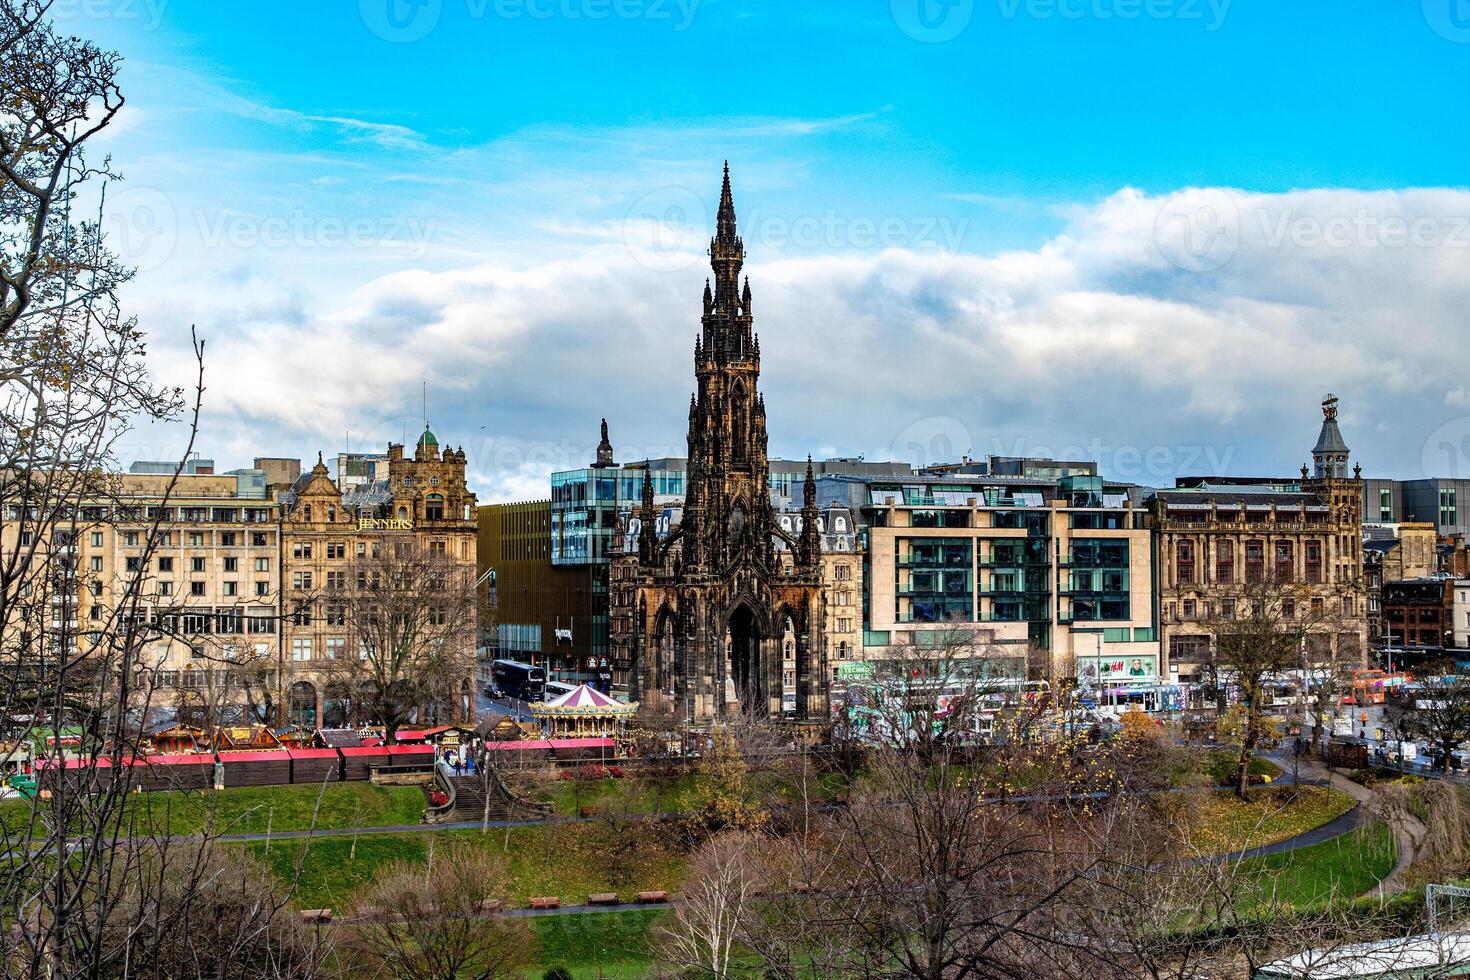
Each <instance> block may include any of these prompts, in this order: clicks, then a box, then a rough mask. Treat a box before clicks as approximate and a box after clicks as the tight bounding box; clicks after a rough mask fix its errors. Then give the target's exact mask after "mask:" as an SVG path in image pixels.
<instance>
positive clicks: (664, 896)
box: [638, 892, 669, 903]
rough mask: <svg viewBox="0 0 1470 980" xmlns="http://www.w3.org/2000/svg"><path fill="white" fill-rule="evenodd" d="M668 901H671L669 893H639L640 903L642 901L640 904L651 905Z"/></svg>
mask: <svg viewBox="0 0 1470 980" xmlns="http://www.w3.org/2000/svg"><path fill="white" fill-rule="evenodd" d="M668 900H669V893H668V892H639V893H638V901H640V902H648V903H651V902H667V901H668Z"/></svg>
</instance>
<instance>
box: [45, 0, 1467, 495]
mask: <svg viewBox="0 0 1470 980" xmlns="http://www.w3.org/2000/svg"><path fill="white" fill-rule="evenodd" d="M58 14H59V16H60V17H61V19H62V20H63V21H64V23H65V25H66V27H67V29H68V30H72V31H74V32H76V33H79V34H82V35H84V36H87V37H91V38H94V39H96V40H98V41H99V42H101V43H104V44H107V45H110V46H112V47H114V48H116V49H118V50H119V51H120V52H121V53H122V54H123V55H124V57H125V58H126V60H127V69H126V74H125V77H124V81H125V90H126V93H127V95H128V98H129V110H128V113H127V115H126V117H125V118H124V119H123V120H122V121H121V124H120V125H119V127H118V130H117V132H115V133H114V134H111V135H110V136H109V137H108V140H107V149H108V151H110V152H111V153H112V154H113V156H114V160H115V162H116V164H117V166H118V168H119V169H120V170H121V171H122V172H123V174H124V176H125V177H126V178H127V181H126V183H125V185H124V187H123V189H122V191H121V193H120V194H118V195H116V197H115V200H116V201H117V202H118V211H117V213H116V215H115V216H114V217H113V219H111V220H112V221H113V223H114V229H115V233H116V239H117V241H118V243H119V246H120V248H121V250H122V251H123V254H124V257H125V258H129V259H130V260H132V261H135V262H136V263H137V264H138V265H139V267H140V274H139V277H138V280H137V282H136V284H135V285H134V286H133V287H131V295H130V297H129V299H130V302H131V304H132V306H133V307H134V309H136V310H137V312H139V314H140V316H141V317H142V319H143V325H144V327H145V329H148V330H149V331H150V332H151V333H152V335H153V336H154V337H155V349H156V350H157V352H158V365H159V370H160V372H162V373H164V374H168V373H170V372H180V371H182V366H181V364H180V363H179V358H178V352H179V350H180V349H181V345H182V341H183V339H184V338H185V337H186V336H187V329H188V325H189V324H190V323H191V322H192V323H196V324H198V326H199V328H200V330H201V332H203V333H204V334H205V335H206V336H207V337H209V338H210V342H211V345H212V346H213V347H214V348H215V349H216V350H218V351H220V354H219V355H217V357H218V359H219V362H218V363H217V364H216V365H214V366H213V370H212V375H211V380H212V388H211V394H212V397H211V399H210V402H209V409H208V416H207V419H206V431H205V433H204V437H203V439H202V447H203V448H204V449H205V450H206V451H208V452H212V453H213V454H214V455H216V456H218V457H219V458H220V459H221V461H222V462H227V463H230V464H239V463H242V462H246V461H248V457H249V455H251V454H252V453H255V452H258V453H260V454H282V453H292V454H302V455H309V454H310V453H311V452H313V451H315V450H316V449H318V448H322V449H326V450H327V451H328V452H331V451H333V450H334V449H336V448H337V447H338V446H339V445H340V444H341V443H342V442H343V441H344V439H345V438H346V433H347V432H348V431H353V432H356V433H358V435H357V436H356V437H354V442H358V441H359V440H367V441H381V440H383V439H386V438H389V437H392V438H398V437H400V436H401V434H402V430H403V428H404V427H405V426H406V425H408V424H409V423H408V419H409V418H410V417H413V416H415V415H416V413H417V409H416V408H415V406H416V405H417V402H418V393H419V382H420V381H421V380H423V379H428V380H429V382H430V391H431V395H430V402H431V410H430V415H431V416H433V419H434V424H435V428H436V429H437V430H439V431H440V434H441V438H442V439H443V440H444V441H448V442H451V443H459V442H463V443H464V444H465V445H466V448H467V449H468V450H469V451H470V453H471V467H472V469H474V470H475V473H476V480H477V483H478V485H479V486H480V487H481V489H482V490H483V492H484V494H485V496H486V497H487V498H489V497H503V496H522V495H525V494H528V493H533V492H535V491H536V489H537V488H538V487H544V472H545V470H546V469H548V468H550V467H553V466H560V465H571V464H574V463H576V462H578V461H579V459H580V457H581V456H582V455H585V454H587V453H590V451H591V447H592V446H593V445H595V441H596V421H597V418H598V417H600V416H601V415H604V414H605V415H607V416H609V420H610V422H611V424H612V426H613V432H614V441H615V443H618V444H619V445H620V446H625V447H627V448H628V449H629V450H634V449H639V450H641V449H648V450H650V451H652V450H656V449H675V450H677V444H678V442H679V441H680V439H681V438H682V431H681V426H682V418H683V412H682V407H683V404H684V402H685V400H686V399H687V393H688V388H689V387H690V384H691V382H692V379H691V378H690V377H689V375H690V370H689V361H688V349H687V348H688V347H689V346H690V344H691V343H692V338H693V332H694V327H695V323H696V316H697V310H698V307H697V304H698V295H699V292H700V289H701V287H702V281H701V280H702V275H703V273H702V271H701V268H700V265H699V255H698V253H699V248H700V242H701V240H702V238H704V237H707V235H708V225H709V220H710V219H711V218H712V204H713V198H714V196H715V194H716V193H717V190H718V185H717V181H718V167H719V162H720V161H721V160H722V159H723V158H725V157H729V158H730V160H731V163H732V168H733V171H734V175H735V182H736V196H737V204H738V205H739V207H740V211H741V217H742V227H743V229H744V230H745V234H746V240H747V246H748V251H749V253H750V258H749V264H748V267H749V271H750V272H751V274H752V286H753V288H754V289H755V291H756V298H757V304H758V305H757V326H758V329H759V330H760V331H761V333H762V335H763V348H764V350H765V351H766V357H767V368H766V386H767V389H768V392H769V396H768V397H769V398H770V400H771V401H772V425H771V428H772V441H773V445H772V449H773V452H779V453H785V454H789V455H797V454H801V453H805V452H808V451H811V452H820V453H844V454H848V453H851V454H857V453H865V454H867V455H869V457H870V458H871V457H873V456H879V455H886V454H888V453H889V451H894V450H897V451H902V450H903V449H904V447H907V446H913V445H920V446H924V447H927V448H926V449H925V450H924V451H923V452H920V453H918V455H919V456H932V455H935V454H937V452H938V451H939V450H942V449H944V448H946V447H950V448H953V449H954V450H955V451H956V452H963V451H966V450H970V451H974V452H982V453H983V452H986V451H1012V450H1014V449H1016V448H1024V449H1030V450H1038V451H1039V450H1041V449H1052V450H1053V451H1063V450H1065V449H1072V448H1084V449H1086V448H1088V447H1092V448H1093V449H1094V450H1095V451H1098V452H1099V454H1100V455H1103V456H1105V457H1109V458H1111V457H1113V456H1116V451H1117V449H1118V448H1119V447H1131V448H1133V449H1136V450H1138V451H1139V455H1140V456H1146V455H1147V454H1148V452H1149V451H1150V450H1155V451H1157V450H1164V449H1167V450H1168V454H1167V455H1168V457H1169V461H1168V462H1167V463H1166V462H1163V459H1164V457H1163V455H1161V454H1159V453H1158V452H1156V453H1155V456H1156V458H1157V459H1159V460H1160V461H1161V462H1160V464H1159V465H1157V466H1152V467H1143V468H1141V469H1140V468H1134V467H1130V465H1129V464H1128V463H1127V462H1126V461H1125V462H1123V463H1119V464H1118V465H1117V466H1115V467H1114V469H1115V470H1116V473H1117V475H1120V476H1130V477H1133V478H1138V479H1140V481H1141V482H1155V483H1158V482H1169V480H1170V479H1171V478H1172V474H1173V473H1174V472H1179V471H1189V470H1191V469H1192V468H1193V469H1194V470H1195V471H1197V470H1198V468H1199V467H1198V466H1197V465H1192V464H1190V463H1189V460H1187V459H1186V458H1185V457H1189V456H1193V457H1195V458H1196V459H1203V460H1209V459H1213V460H1214V464H1215V466H1216V468H1225V469H1227V470H1229V471H1231V472H1242V471H1251V472H1292V471H1294V470H1295V468H1296V466H1297V465H1299V463H1300V461H1301V457H1302V455H1303V453H1304V451H1305V449H1306V448H1307V447H1309V446H1310V444H1311V441H1312V439H1313V438H1314V436H1315V427H1316V423H1315V420H1314V418H1313V415H1314V405H1315V402H1316V400H1317V398H1318V397H1319V396H1320V395H1321V394H1322V393H1323V392H1325V391H1326V390H1328V389H1333V390H1335V391H1336V392H1337V393H1338V394H1339V395H1341V396H1342V397H1343V399H1344V428H1345V433H1346V434H1347V436H1348V439H1349V442H1350V443H1353V444H1354V448H1355V449H1356V450H1358V452H1359V456H1360V458H1362V459H1363V461H1364V465H1365V467H1367V468H1368V469H1370V471H1373V472H1384V473H1393V474H1398V475H1403V476H1415V475H1419V474H1420V472H1421V471H1422V470H1424V469H1425V467H1426V466H1428V465H1430V463H1431V462H1432V461H1433V460H1436V459H1438V458H1439V456H1440V455H1443V460H1444V466H1443V467H1440V469H1441V470H1444V471H1445V472H1450V471H1455V470H1458V471H1459V472H1458V475H1470V421H1467V420H1466V418H1465V417H1466V416H1470V393H1467V390H1466V388H1465V383H1464V382H1463V381H1462V380H1460V379H1462V378H1463V376H1464V373H1465V372H1464V370H1463V369H1464V368H1465V367H1467V366H1470V365H1467V363H1466V361H1467V356H1466V355H1465V354H1464V353H1463V344H1462V343H1457V341H1458V340H1459V338H1460V337H1462V336H1463V319H1462V314H1463V311H1464V309H1465V306H1464V302H1465V300H1466V298H1467V297H1466V293H1467V291H1470V289H1467V287H1470V282H1467V265H1466V259H1467V257H1470V232H1466V233H1465V234H1463V235H1462V234H1461V231H1460V222H1461V216H1462V214H1463V215H1470V195H1466V194H1465V193H1464V192H1463V191H1462V190H1461V188H1463V186H1464V184H1465V176H1464V171H1465V163H1464V161H1465V159H1466V155H1467V154H1466V150H1467V146H1466V142H1467V136H1466V128H1465V125H1464V119H1463V113H1464V109H1463V101H1464V100H1463V89H1464V80H1465V79H1466V78H1467V77H1470V75H1467V69H1470V4H1465V3H1463V2H1462V0H1423V2H1422V3H1421V2H1420V0H1397V2H1352V0H1337V2H1330V3H1329V2H1325V0H1323V2H1317V0H1295V2H1294V0H1233V2H1227V0H1214V2H1213V3H1212V2H1210V0H1029V2H1027V0H891V2H890V0H845V2H824V0H804V2H802V3H797V4H793V3H741V2H737V0H702V2H695V0H683V2H682V4H681V3H680V2H678V0H499V2H496V0H361V2H357V0H334V2H327V0H322V2H315V3H306V4H301V3H296V4H287V3H274V2H253V3H251V4H248V5H224V4H217V3H205V2H202V0H152V2H151V3H150V2H148V0H90V2H89V0H72V2H70V3H62V4H60V5H59V7H58ZM1189 189H1198V191H1197V192H1195V191H1191V190H1189ZM1181 191H1184V192H1185V194H1184V196H1182V197H1181V196H1179V192H1181ZM109 194H110V196H112V195H113V192H112V191H110V192H109ZM1212 195H1213V196H1212ZM1181 202H1183V204H1181ZM1222 202H1223V208H1224V210H1225V211H1228V218H1229V221H1230V222H1231V223H1232V228H1236V229H1237V230H1236V231H1235V233H1234V237H1233V239H1232V242H1233V244H1231V245H1230V248H1229V253H1230V254H1229V255H1228V256H1225V261H1224V262H1222V263H1217V262H1216V259H1217V258H1218V256H1215V255H1205V256H1204V257H1203V261H1197V260H1199V259H1200V258H1201V257H1200V256H1198V255H1192V254H1187V255H1184V256H1183V257H1182V261H1181V260H1180V258H1181V257H1180V256H1178V255H1171V254H1170V250H1171V247H1174V246H1171V245H1170V242H1169V241H1168V240H1165V241H1163V242H1161V241H1160V240H1159V238H1160V235H1164V236H1165V237H1166V238H1167V236H1168V235H1169V234H1170V232H1168V231H1167V230H1162V231H1161V230H1160V229H1167V228H1169V227H1174V226H1176V225H1177V226H1178V227H1180V228H1193V227H1195V226H1196V225H1197V224H1199V223H1200V222H1202V221H1203V222H1204V224H1202V225H1200V227H1201V228H1203V229H1204V230H1205V231H1209V227H1208V226H1209V222H1211V221H1213V220H1215V218H1216V217H1218V215H1219V214H1220V213H1222V207H1221V204H1222ZM1181 206H1182V207H1185V209H1186V213H1185V214H1184V215H1182V216H1181V215H1179V214H1176V213H1173V212H1175V211H1177V210H1178V209H1179V208H1180V207H1181ZM1171 209H1172V210H1171ZM1384 221H1389V222H1395V221H1397V222H1401V223H1405V224H1412V223H1413V222H1415V221H1420V222H1428V223H1429V224H1428V225H1427V226H1425V227H1427V228H1428V232H1427V233H1426V234H1425V235H1419V236H1415V240H1414V241H1413V242H1412V243H1410V244H1408V245H1401V244H1399V243H1398V242H1397V239H1395V238H1394V231H1393V229H1392V227H1390V228H1389V230H1388V232H1386V233H1385V232H1384V230H1383V226H1382V222H1384ZM1179 222H1182V223H1179ZM1339 225H1342V226H1344V227H1347V228H1348V231H1347V238H1346V239H1344V240H1343V241H1341V242H1335V241H1334V242H1329V243H1327V244H1325V245H1324V244H1323V242H1322V241H1320V239H1321V238H1322V232H1323V230H1324V229H1327V230H1328V231H1329V232H1330V231H1331V229H1333V228H1334V227H1337V226H1339ZM1365 229H1366V230H1365ZM1385 234H1386V235H1387V238H1386V239H1385ZM1328 237H1329V238H1330V237H1331V236H1330V235H1329V236H1328ZM1462 238H1463V239H1464V241H1463V242H1462ZM1174 244H1175V246H1177V242H1176V243H1174ZM763 290H764V292H763ZM1253 359H1254V360H1255V361H1256V362H1257V363H1255V364H1253V363H1252V360H1253ZM1262 360H1264V361H1265V362H1266V363H1265V364H1264V365H1262V364H1260V363H1259V362H1260V361H1262ZM864 376H868V377H869V379H870V382H871V383H870V385H869V386H868V387H869V388H871V389H872V390H869V391H863V392H862V394H859V392H860V391H862V389H863V377H864ZM1462 430H1463V431H1462ZM916 433H917V435H916ZM172 438H174V436H173V435H171V434H170V433H167V432H149V433H140V435H139V437H138V444H137V445H136V446H135V447H133V448H134V449H135V450H136V451H137V452H139V453H144V452H147V451H152V452H154V453H157V454H161V453H164V452H166V451H167V450H168V448H169V446H170V442H169V440H170V439H172ZM960 443H965V445H960ZM1445 445H1449V446H1452V447H1454V448H1452V449H1450V450H1444V451H1442V450H1441V447H1443V446H1445ZM1207 449H1208V450H1210V451H1212V452H1213V457H1211V455H1210V453H1207V452H1205V450H1207ZM1196 450H1197V452H1195V451H1196ZM1128 458H1130V459H1131V456H1130V457H1128ZM477 460H478V461H479V464H480V465H477ZM1104 463H1105V466H1107V465H1109V464H1108V460H1107V459H1105V460H1104ZM1201 465H1206V468H1208V465H1207V464H1201Z"/></svg>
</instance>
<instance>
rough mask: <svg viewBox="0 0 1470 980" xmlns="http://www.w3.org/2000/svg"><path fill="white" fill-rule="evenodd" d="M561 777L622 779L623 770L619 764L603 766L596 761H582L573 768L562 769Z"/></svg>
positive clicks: (566, 778)
mask: <svg viewBox="0 0 1470 980" xmlns="http://www.w3.org/2000/svg"><path fill="white" fill-rule="evenodd" d="M561 778H562V779H565V780H572V779H622V778H623V770H622V768H621V767H619V766H604V765H602V764H601V763H598V762H589V763H584V764H583V765H580V766H577V767H575V768H573V769H563V770H562V771H561Z"/></svg>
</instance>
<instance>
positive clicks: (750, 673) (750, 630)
mask: <svg viewBox="0 0 1470 980" xmlns="http://www.w3.org/2000/svg"><path fill="white" fill-rule="evenodd" d="M760 643H761V638H760V631H759V629H758V628H757V626H756V621H755V613H754V612H752V611H751V608H750V607H749V606H746V605H741V606H740V607H739V608H737V609H736V610H735V612H734V613H732V614H731V615H730V622H729V625H728V627H727V628H726V630H725V676H726V677H727V678H729V683H728V684H727V685H726V691H725V702H726V709H727V710H729V708H731V707H735V708H737V709H738V710H740V711H747V712H759V713H760V714H762V715H764V714H765V713H766V706H765V704H763V703H762V698H763V697H764V692H763V686H764V685H763V684H762V678H761V653H760V649H761V647H760Z"/></svg>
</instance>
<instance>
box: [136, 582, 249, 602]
mask: <svg viewBox="0 0 1470 980" xmlns="http://www.w3.org/2000/svg"><path fill="white" fill-rule="evenodd" d="M154 586H155V588H156V590H157V594H158V595H160V596H165V597H166V596H172V595H176V594H177V593H175V592H174V583H173V582H170V581H167V580H163V581H159V582H156V583H154ZM208 586H209V583H208V582H202V581H198V580H195V581H192V582H190V583H189V595H191V596H206V595H208V594H209V589H208ZM219 586H220V595H222V596H225V597H226V598H228V597H230V596H237V595H239V594H240V583H239V582H236V581H234V580H226V581H224V582H221V583H220V584H219ZM254 587H255V595H257V596H267V595H270V592H271V584H270V583H269V582H256V583H255V584H254Z"/></svg>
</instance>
